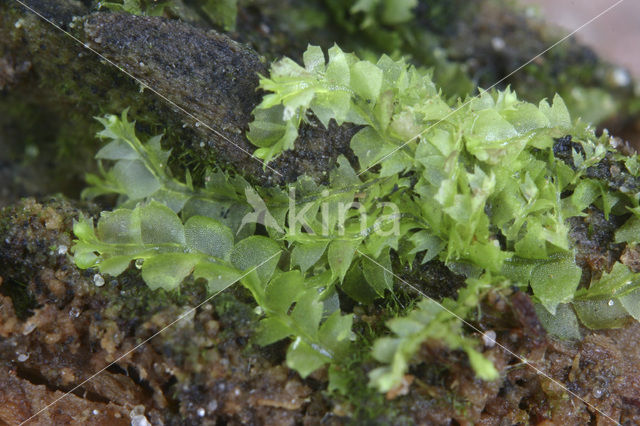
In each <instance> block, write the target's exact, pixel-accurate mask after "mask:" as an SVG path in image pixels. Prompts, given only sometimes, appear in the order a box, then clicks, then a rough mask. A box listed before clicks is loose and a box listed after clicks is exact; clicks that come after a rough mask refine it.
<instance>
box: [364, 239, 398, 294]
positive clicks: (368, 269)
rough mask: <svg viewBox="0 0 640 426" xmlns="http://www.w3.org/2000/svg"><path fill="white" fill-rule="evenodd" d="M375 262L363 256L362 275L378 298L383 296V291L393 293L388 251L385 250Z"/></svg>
mask: <svg viewBox="0 0 640 426" xmlns="http://www.w3.org/2000/svg"><path fill="white" fill-rule="evenodd" d="M376 262H377V263H376ZM376 262H374V261H373V260H371V259H369V258H367V257H365V256H363V257H362V273H363V274H364V277H365V278H366V280H367V282H368V283H369V285H371V288H373V289H374V290H375V291H376V293H377V294H378V295H379V296H383V295H384V291H385V290H389V291H393V274H392V273H391V272H390V271H391V270H392V267H391V257H390V255H389V250H388V249H387V250H385V251H384V252H383V253H382V254H381V255H380V257H378V259H376ZM380 265H382V266H380Z"/></svg>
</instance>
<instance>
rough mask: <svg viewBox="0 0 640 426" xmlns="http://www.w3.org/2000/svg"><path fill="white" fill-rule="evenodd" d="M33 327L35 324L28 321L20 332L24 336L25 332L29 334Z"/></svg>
mask: <svg viewBox="0 0 640 426" xmlns="http://www.w3.org/2000/svg"><path fill="white" fill-rule="evenodd" d="M35 329H36V324H35V323H33V322H29V323H27V324H26V325H25V326H24V329H23V330H22V334H24V335H25V336H26V335H27V334H31V332H32V331H33V330H35Z"/></svg>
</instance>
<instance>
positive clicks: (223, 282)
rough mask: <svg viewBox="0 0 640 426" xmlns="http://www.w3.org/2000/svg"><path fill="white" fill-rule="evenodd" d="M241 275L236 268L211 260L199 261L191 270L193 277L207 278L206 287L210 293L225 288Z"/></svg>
mask: <svg viewBox="0 0 640 426" xmlns="http://www.w3.org/2000/svg"><path fill="white" fill-rule="evenodd" d="M241 276H242V273H241V272H240V271H238V270H237V269H234V268H231V267H229V266H227V265H221V264H218V263H212V262H204V261H201V262H199V263H198V264H197V265H196V266H195V268H194V270H193V277H194V278H204V279H205V280H207V288H208V290H209V292H210V293H217V292H220V291H222V290H225V289H227V288H228V287H230V286H231V285H233V284H235V283H236V281H238V279H240V277H241Z"/></svg>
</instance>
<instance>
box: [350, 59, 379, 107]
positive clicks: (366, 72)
mask: <svg viewBox="0 0 640 426" xmlns="http://www.w3.org/2000/svg"><path fill="white" fill-rule="evenodd" d="M351 72H352V75H351V78H352V82H351V87H352V88H353V90H354V91H355V92H356V93H357V94H358V95H360V96H361V97H362V98H364V99H365V100H368V101H370V102H375V101H376V99H378V96H380V89H381V87H382V70H381V69H380V68H378V67H377V66H375V65H374V64H372V63H371V62H368V61H358V62H356V63H355V64H354V65H353V66H352V67H351Z"/></svg>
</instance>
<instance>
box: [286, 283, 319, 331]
mask: <svg viewBox="0 0 640 426" xmlns="http://www.w3.org/2000/svg"><path fill="white" fill-rule="evenodd" d="M322 310H323V309H322V302H320V301H319V300H318V295H317V293H316V292H314V291H308V292H306V293H304V294H303V295H302V297H300V298H299V299H298V301H297V303H296V306H295V307H294V308H293V311H292V312H291V319H292V320H293V322H294V323H295V324H296V327H298V328H300V329H301V330H303V331H304V332H305V333H306V334H307V335H309V336H315V335H316V333H317V331H318V326H319V325H320V320H321V319H322Z"/></svg>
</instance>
